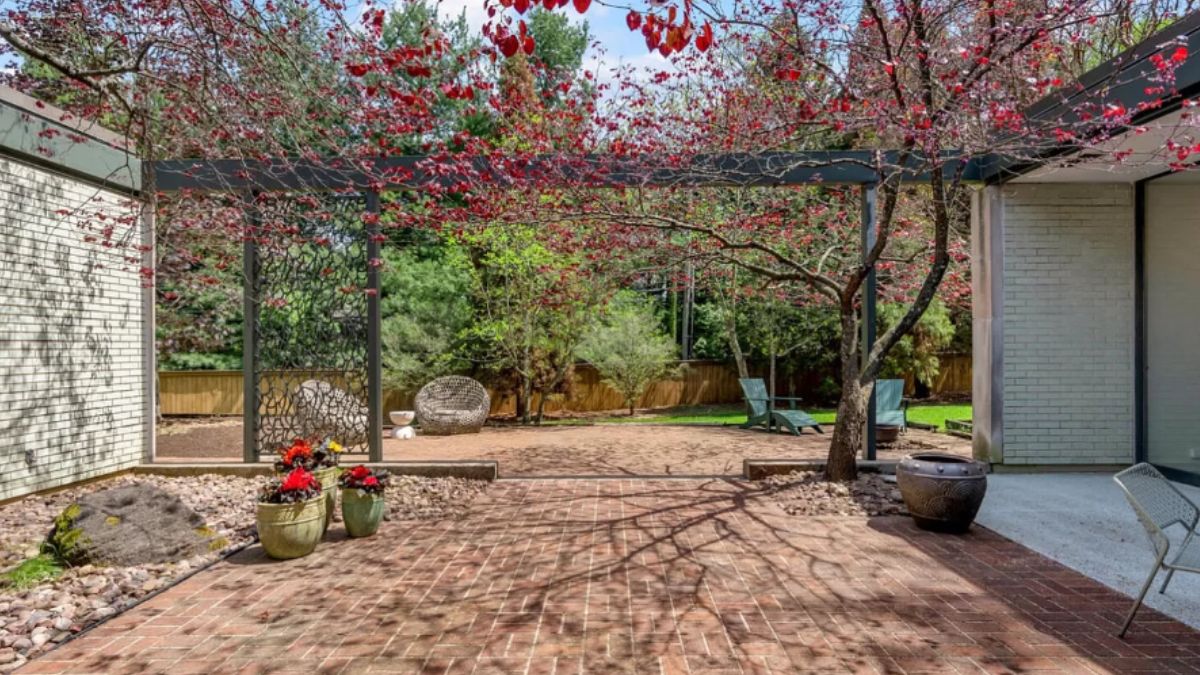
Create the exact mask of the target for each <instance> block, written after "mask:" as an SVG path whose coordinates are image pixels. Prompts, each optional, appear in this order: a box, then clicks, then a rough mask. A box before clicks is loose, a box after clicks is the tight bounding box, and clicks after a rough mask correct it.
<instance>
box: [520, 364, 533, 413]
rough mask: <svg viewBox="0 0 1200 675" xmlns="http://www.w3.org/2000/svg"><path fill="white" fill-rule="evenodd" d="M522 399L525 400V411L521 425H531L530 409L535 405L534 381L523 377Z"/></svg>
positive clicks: (523, 411)
mask: <svg viewBox="0 0 1200 675" xmlns="http://www.w3.org/2000/svg"><path fill="white" fill-rule="evenodd" d="M521 398H522V399H523V400H524V402H525V405H524V410H522V411H521V424H529V407H530V404H531V403H533V380H531V379H530V378H528V377H525V376H524V375H522V376H521Z"/></svg>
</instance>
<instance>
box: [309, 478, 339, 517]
mask: <svg viewBox="0 0 1200 675" xmlns="http://www.w3.org/2000/svg"><path fill="white" fill-rule="evenodd" d="M313 477H315V478H316V479H317V482H319V483H320V484H321V497H322V498H323V499H324V500H325V523H324V525H323V526H322V530H321V532H322V533H324V532H325V530H328V529H329V523H330V522H331V521H332V520H333V510H334V509H335V508H337V493H338V468H337V467H336V466H328V467H325V468H323V469H317V470H316V471H314V472H313Z"/></svg>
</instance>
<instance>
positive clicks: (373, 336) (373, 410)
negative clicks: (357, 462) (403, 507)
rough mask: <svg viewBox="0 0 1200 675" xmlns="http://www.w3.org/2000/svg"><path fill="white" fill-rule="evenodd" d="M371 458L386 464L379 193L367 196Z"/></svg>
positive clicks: (368, 410) (368, 403) (369, 432)
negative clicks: (384, 458)
mask: <svg viewBox="0 0 1200 675" xmlns="http://www.w3.org/2000/svg"><path fill="white" fill-rule="evenodd" d="M366 196H367V213H369V214H371V215H372V216H374V217H372V218H368V219H367V260H366V262H367V455H368V458H369V459H370V461H372V462H382V461H383V354H382V349H383V344H382V340H381V336H380V334H381V333H382V332H383V318H382V314H381V313H380V308H379V301H380V297H379V295H380V288H379V267H378V266H377V265H376V264H374V262H375V261H376V260H378V259H379V257H380V255H381V254H380V250H379V249H380V245H379V244H380V242H379V236H380V235H379V193H378V192H375V191H371V192H368V193H367V195H366Z"/></svg>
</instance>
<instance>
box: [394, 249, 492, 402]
mask: <svg viewBox="0 0 1200 675" xmlns="http://www.w3.org/2000/svg"><path fill="white" fill-rule="evenodd" d="M384 261H385V266H384V269H383V272H382V278H381V283H380V285H381V287H382V291H383V298H382V300H381V301H380V313H381V314H382V316H383V317H384V318H383V325H382V342H383V369H384V382H385V384H386V385H387V386H388V387H390V388H394V389H398V390H400V391H407V392H415V391H417V390H418V389H420V388H421V387H422V386H424V385H425V384H426V383H427V382H429V381H430V380H432V379H433V378H435V377H439V376H441V375H447V374H450V373H456V372H460V371H463V370H464V369H466V368H468V367H469V366H470V362H469V361H468V360H467V359H466V358H465V356H464V355H463V353H462V351H461V342H462V340H463V338H464V333H465V332H466V331H467V330H469V328H470V326H471V321H472V319H473V309H474V308H473V307H472V304H471V292H472V287H471V282H472V275H471V267H470V261H469V260H468V258H467V255H466V252H465V251H463V250H462V249H461V248H460V247H457V246H454V245H442V246H437V247H426V248H424V249H417V248H409V249H406V250H402V251H395V250H389V251H385V252H384Z"/></svg>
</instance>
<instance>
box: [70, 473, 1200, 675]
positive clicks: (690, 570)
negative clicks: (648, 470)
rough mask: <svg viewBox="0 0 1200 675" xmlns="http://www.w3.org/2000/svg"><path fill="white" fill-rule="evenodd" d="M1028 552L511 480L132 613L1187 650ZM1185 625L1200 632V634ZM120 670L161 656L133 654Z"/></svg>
mask: <svg viewBox="0 0 1200 675" xmlns="http://www.w3.org/2000/svg"><path fill="white" fill-rule="evenodd" d="M1022 552H1023V549H1020V547H1018V546H1016V545H1014V544H1011V542H1005V541H1004V540H1002V539H1000V538H999V537H996V536H995V535H992V534H991V533H984V532H978V533H975V534H972V535H968V536H966V537H961V538H954V541H952V542H951V541H947V540H945V539H944V538H940V537H938V536H936V535H930V534H926V533H923V532H920V531H918V530H916V529H915V528H914V527H913V526H912V525H911V523H910V522H909V521H908V519H906V518H897V517H884V518H875V519H869V520H868V519H865V518H853V517H788V516H786V515H784V514H782V513H781V512H780V511H779V510H778V509H776V508H775V506H774V504H772V503H771V502H770V499H769V495H768V494H767V493H766V492H765V491H764V489H763V487H762V486H761V485H758V484H754V483H747V482H741V481H730V480H708V481H667V480H659V481H654V480H610V481H565V480H558V481H512V482H501V483H497V484H496V485H495V486H493V487H492V489H491V490H490V492H489V495H488V496H487V497H485V498H482V499H481V500H479V501H478V502H476V503H475V504H474V505H473V507H472V510H471V513H470V514H469V515H468V516H467V517H465V518H462V519H458V520H452V521H438V522H391V523H388V524H386V525H385V528H384V529H383V530H381V532H380V534H379V535H377V536H375V537H372V538H369V539H364V540H355V541H354V542H337V543H327V544H325V545H324V546H323V547H322V548H320V549H318V551H317V553H316V554H314V555H313V556H310V557H309V558H305V559H301V560H298V561H290V562H286V563H280V564H277V565H238V564H230V565H222V566H219V568H216V569H214V570H213V571H212V572H210V573H205V574H203V575H200V577H197V578H195V579H194V580H192V581H189V582H188V584H187V587H186V588H180V589H177V590H176V591H174V592H173V593H172V594H167V595H164V596H160V598H156V599H155V601H152V603H148V606H146V607H144V608H139V609H138V610H136V611H135V612H133V613H131V615H128V618H127V617H126V616H122V617H119V619H118V621H120V622H121V623H120V624H118V625H117V626H115V627H116V628H120V629H121V631H122V632H123V633H128V634H130V635H138V634H139V632H140V631H142V630H143V627H145V626H151V625H153V623H154V621H153V618H154V616H155V615H156V614H158V615H160V616H180V615H189V616H191V615H195V616H198V617H205V618H198V619H196V621H195V622H194V623H188V624H185V625H184V626H182V627H181V628H180V629H179V630H178V631H176V633H175V635H179V636H181V637H186V638H187V639H188V640H193V641H194V640H200V643H199V645H200V646H197V647H192V648H190V650H189V651H188V652H187V653H188V654H189V655H190V656H189V658H200V659H203V658H217V656H218V655H219V657H220V660H219V661H217V662H216V663H219V664H220V666H219V667H220V668H234V667H242V666H257V668H258V669H259V670H261V671H263V672H283V671H286V670H289V669H291V670H297V669H300V670H303V669H304V668H306V667H308V668H310V670H311V671H315V670H317V668H318V667H333V666H334V665H336V666H337V668H341V667H346V668H347V669H348V670H347V671H343V672H353V671H354V670H355V669H356V668H362V669H366V668H376V669H381V670H387V669H397V670H404V669H409V670H414V671H416V670H422V669H425V670H429V669H434V670H437V669H452V668H454V667H466V668H467V669H468V670H469V669H471V668H474V667H478V670H477V671H476V672H513V673H516V672H527V670H533V669H537V668H546V667H551V668H552V667H561V668H570V669H572V670H575V671H578V670H579V668H578V666H580V665H582V666H583V667H584V668H585V669H586V671H587V672H647V671H658V670H662V671H665V672H671V671H672V670H676V671H681V670H686V669H689V668H690V669H692V670H729V671H739V672H744V671H747V670H750V671H767V670H777V671H783V672H797V671H803V670H809V671H821V672H852V671H863V670H867V671H871V670H873V671H876V672H896V673H899V672H909V671H911V670H913V669H922V670H937V669H939V668H940V669H943V670H946V671H950V670H953V669H955V668H966V669H976V670H978V669H991V670H995V671H1000V672H1006V671H1015V672H1021V671H1025V670H1032V669H1036V668H1042V667H1049V668H1051V669H1063V670H1071V669H1075V670H1086V669H1087V668H1089V667H1094V664H1097V663H1105V664H1106V665H1105V666H1104V667H1110V666H1111V667H1113V668H1114V669H1118V670H1121V669H1126V668H1137V667H1160V666H1161V667H1162V668H1163V669H1165V668H1170V667H1174V666H1178V665H1180V664H1182V663H1183V662H1184V659H1183V658H1182V657H1180V656H1178V655H1170V656H1164V657H1161V660H1156V658H1153V657H1152V656H1151V655H1150V654H1149V653H1148V652H1147V651H1142V652H1141V653H1139V654H1136V655H1134V654H1128V652H1127V651H1126V652H1119V653H1120V654H1128V656H1127V657H1126V659H1125V660H1124V661H1119V662H1118V661H1112V662H1108V661H1104V660H1103V659H1104V657H1103V656H1101V655H1100V654H1099V652H1097V651H1095V650H1093V649H1092V647H1093V645H1097V644H1099V645H1103V644H1104V643H1103V641H1102V640H1096V641H1095V642H1089V641H1088V640H1090V639H1092V638H1093V637H1095V633H1096V631H1095V630H1094V626H1093V624H1092V623H1089V622H1088V620H1086V618H1087V617H1090V616H1097V617H1101V618H1104V620H1107V618H1106V617H1108V616H1109V614H1111V612H1109V614H1105V612H1108V609H1107V608H1105V607H1100V608H1099V609H1096V610H1094V612H1090V613H1089V612H1079V613H1076V614H1075V615H1074V616H1073V617H1066V616H1065V615H1064V617H1062V620H1061V621H1058V622H1056V621H1054V620H1053V617H1050V618H1047V617H1045V616H1042V615H1039V614H1038V613H1037V612H1036V611H1034V610H1033V609H1031V608H1030V607H1026V606H1023V605H1021V604H1019V603H1015V602H1014V601H1013V600H1012V598H1018V597H1019V598H1023V599H1027V600H1028V601H1029V602H1032V603H1034V604H1035V605H1036V606H1037V607H1041V608H1043V610H1044V609H1045V608H1046V607H1048V606H1049V605H1048V604H1045V603H1053V604H1054V605H1056V606H1059V607H1065V606H1070V603H1072V602H1076V601H1079V602H1086V601H1087V600H1088V599H1089V598H1092V597H1101V598H1103V597H1105V596H1106V595H1109V596H1111V592H1108V591H1105V590H1104V589H1102V588H1100V587H1099V586H1098V585H1097V584H1095V583H1094V582H1090V581H1088V580H1086V579H1083V578H1081V577H1078V575H1075V576H1074V577H1073V578H1072V577H1071V575H1072V574H1073V573H1069V572H1066V571H1065V570H1061V568H1060V569H1058V570H1055V569H1053V567H1054V566H1053V564H1049V566H1045V565H1042V566H1033V567H1031V566H1030V565H1029V564H1020V565H1014V564H1009V563H1007V562H1006V561H1010V560H1014V559H1016V558H1017V557H1019V556H1021V555H1028V552H1024V553H1022ZM242 555H243V556H246V555H247V554H242ZM1031 570H1034V571H1037V572H1038V574H1037V575H1036V576H1032V577H1030V576H1028V574H1029V572H1030V571H1031ZM172 595H173V597H171V596H172ZM1037 603H1043V604H1037ZM1067 619H1069V620H1067ZM1177 636H1178V638H1179V640H1180V641H1179V642H1177V644H1188V645H1191V644H1193V643H1194V641H1195V638H1196V633H1195V632H1194V631H1190V632H1189V631H1181V632H1179V633H1178V634H1177ZM168 640H170V638H168ZM185 644H187V643H186V642H185ZM204 645H208V646H207V647H204ZM196 650H199V651H196ZM205 650H208V651H207V652H206V651H205ZM214 650H215V651H214ZM204 653H208V654H210V655H212V656H208V657H206V656H204ZM1194 655H1195V654H1194V653H1193V655H1192V658H1194ZM95 658H96V656H94V655H93V656H92V657H91V658H90V659H88V661H86V663H87V664H88V665H91V664H94V663H96V662H95V661H93V660H92V659H95ZM111 663H113V664H114V665H116V664H119V665H120V666H121V667H122V668H128V667H130V666H135V667H136V666H138V665H141V666H144V667H146V668H150V667H151V666H152V665H153V663H154V662H153V655H152V654H148V653H146V654H143V653H137V654H129V655H127V656H125V657H123V658H121V659H120V660H119V661H112V662H111ZM455 664H457V666H456V665H455Z"/></svg>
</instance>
